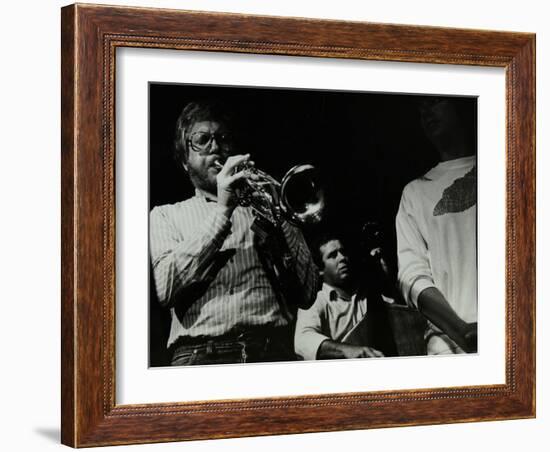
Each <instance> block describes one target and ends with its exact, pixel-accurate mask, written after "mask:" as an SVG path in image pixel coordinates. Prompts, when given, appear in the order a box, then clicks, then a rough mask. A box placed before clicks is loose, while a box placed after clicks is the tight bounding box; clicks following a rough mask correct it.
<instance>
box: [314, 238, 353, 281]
mask: <svg viewBox="0 0 550 452" xmlns="http://www.w3.org/2000/svg"><path fill="white" fill-rule="evenodd" d="M320 251H321V258H322V260H323V271H322V275H323V280H324V281H325V282H326V283H327V284H330V285H331V286H335V287H345V286H346V285H347V284H348V283H349V281H350V278H351V272H350V267H349V258H348V255H347V253H346V251H345V250H344V247H343V246H342V244H341V243H340V240H329V241H328V242H327V243H325V244H323V245H321V248H320Z"/></svg>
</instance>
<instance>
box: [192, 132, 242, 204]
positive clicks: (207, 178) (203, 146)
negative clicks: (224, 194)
mask: <svg viewBox="0 0 550 452" xmlns="http://www.w3.org/2000/svg"><path fill="white" fill-rule="evenodd" d="M186 140H187V149H188V159H187V163H186V164H185V165H184V166H185V169H186V170H187V172H188V174H189V178H190V179H191V182H192V183H193V185H194V186H195V187H196V188H199V189H201V190H204V191H207V192H209V193H212V194H215V193H216V191H217V186H216V175H217V174H218V173H219V172H220V170H219V166H218V165H216V163H215V162H216V161H219V162H220V163H221V164H223V163H224V162H225V160H226V159H227V157H228V155H230V154H231V152H232V143H231V141H230V138H229V134H228V131H227V128H226V127H225V126H224V125H223V124H221V123H219V122H217V121H199V122H196V123H195V124H193V126H192V127H191V128H190V129H189V132H188V133H187V136H186Z"/></svg>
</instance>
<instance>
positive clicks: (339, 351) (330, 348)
mask: <svg viewBox="0 0 550 452" xmlns="http://www.w3.org/2000/svg"><path fill="white" fill-rule="evenodd" d="M383 356H384V354H383V353H382V352H380V351H378V350H376V349H375V348H372V347H367V346H364V345H351V344H345V343H340V342H334V341H332V340H330V339H327V340H326V341H324V342H323V343H321V345H320V347H319V351H318V353H317V358H318V359H333V358H347V359H353V358H380V357H383Z"/></svg>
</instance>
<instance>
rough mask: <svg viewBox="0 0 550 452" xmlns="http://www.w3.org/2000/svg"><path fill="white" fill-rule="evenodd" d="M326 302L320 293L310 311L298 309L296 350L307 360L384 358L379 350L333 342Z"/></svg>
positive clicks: (295, 337) (295, 336)
mask: <svg viewBox="0 0 550 452" xmlns="http://www.w3.org/2000/svg"><path fill="white" fill-rule="evenodd" d="M325 304H326V300H325V299H324V298H323V295H322V294H321V293H319V295H318V296H317V300H316V301H315V303H314V304H313V306H311V307H310V308H309V309H307V310H305V309H298V319H297V322H296V333H295V335H294V348H295V350H296V353H297V354H298V355H300V356H301V357H302V358H304V359H305V360H314V359H333V358H372V357H380V356H384V355H383V354H382V353H381V352H379V351H378V350H376V349H374V348H371V347H366V346H359V345H351V344H345V343H339V342H335V341H333V340H331V338H330V337H329V335H328V334H329V332H328V331H327V328H326V327H323V325H324V324H326V322H327V319H326V316H325V310H324V306H325Z"/></svg>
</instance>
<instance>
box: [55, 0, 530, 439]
mask: <svg viewBox="0 0 550 452" xmlns="http://www.w3.org/2000/svg"><path fill="white" fill-rule="evenodd" d="M61 31H62V68H61V69H62V149H61V153H62V312H61V314H62V350H61V352H62V360H61V362H62V368H61V384H62V429H61V437H62V442H63V443H64V444H66V445H70V446H73V447H85V446H100V445H112V444H131V443H149V442H162V441H180V440H196V439H212V438H227V437H238V436H254V435H272V434H285V433H301V432H319V431H336V430H350V429H364V428H376V427H390V426H404V425H425V424H441V423H452V422H468V421H484V420H498V419H512V418H514V419H518V418H530V417H534V416H535V36H534V35H533V34H528V33H509V32H495V31H480V30H462V29H447V28H436V27H418V26H406V25H386V24H372V23H356V22H340V21H328V20H313V19H298V18H279V17H263V16H248V15H238V14H219V13H205V12H189V11H175V10H161V9H145V8H127V7H109V6H94V5H79V4H76V5H71V6H67V7H64V8H63V9H62V30H61ZM118 47H144V48H163V49H185V50H201V51H215V52H235V53H253V54H272V55H296V56H312V57H325V58H339V59H345V58H350V59H360V60H361V59H362V60H383V61H394V62H418V63H438V64H451V65H452V64H461V65H473V66H492V67H501V68H505V70H506V275H505V277H506V322H505V324H506V357H505V362H506V365H505V367H506V382H505V384H502V385H488V386H472V387H452V388H439V389H430V388H424V389H415V390H400V391H379V392H360V393H345V394H323V395H315V396H296V397H274V398H262V399H243V400H219V401H209V402H179V401H174V402H173V403H163V404H147V405H117V404H116V403H115V366H116V362H115V315H116V312H115V288H116V285H115V284H116V280H115V246H114V245H115V171H114V159H115V133H114V132H115V105H114V99H115V97H114V86H115V65H116V58H115V51H116V49H117V48H118Z"/></svg>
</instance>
